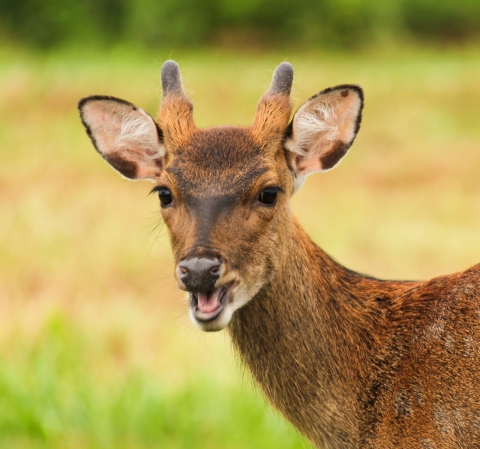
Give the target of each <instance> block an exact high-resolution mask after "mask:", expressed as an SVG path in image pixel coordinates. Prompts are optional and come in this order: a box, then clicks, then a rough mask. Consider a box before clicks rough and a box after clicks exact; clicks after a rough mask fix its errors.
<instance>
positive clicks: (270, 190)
mask: <svg viewBox="0 0 480 449" xmlns="http://www.w3.org/2000/svg"><path fill="white" fill-rule="evenodd" d="M279 191H280V189H279V188H278V187H267V188H266V189H263V190H262V191H261V192H260V195H258V201H260V202H261V203H262V204H266V205H267V206H273V205H274V204H275V203H276V202H277V196H278V192H279Z"/></svg>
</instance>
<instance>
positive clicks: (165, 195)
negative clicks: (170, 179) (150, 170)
mask: <svg viewBox="0 0 480 449" xmlns="http://www.w3.org/2000/svg"><path fill="white" fill-rule="evenodd" d="M155 191H156V192H157V193H158V198H160V204H161V205H162V207H164V206H168V205H169V204H170V203H171V202H172V201H173V196H172V192H170V190H169V189H167V188H166V187H155Z"/></svg>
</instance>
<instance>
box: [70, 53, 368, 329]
mask: <svg viewBox="0 0 480 449" xmlns="http://www.w3.org/2000/svg"><path fill="white" fill-rule="evenodd" d="M292 80H293V69H292V67H291V65H290V64H288V63H282V64H280V65H279V66H278V68H277V69H276V71H275V73H274V76H273V81H272V84H271V86H270V88H269V90H268V91H267V92H266V93H265V94H264V95H263V96H262V97H261V99H260V101H259V103H258V106H257V111H256V114H255V117H254V120H253V123H252V125H251V126H250V127H229V126H224V127H214V128H209V129H197V128H196V127H195V124H194V120H193V106H192V103H191V101H190V100H189V99H188V98H187V96H186V95H185V93H184V91H183V88H182V83H181V79H180V72H179V69H178V66H177V64H176V63H175V62H174V61H167V62H165V64H164V65H163V67H162V73H161V81H162V87H163V100H162V103H161V106H160V109H159V112H158V116H157V122H155V121H154V120H153V118H152V117H150V116H149V115H148V114H147V113H146V112H144V111H143V110H141V109H139V108H137V107H136V106H134V105H132V104H131V103H128V102H126V101H124V100H120V99H117V98H113V97H105V96H91V97H87V98H84V99H82V100H81V101H80V103H79V110H80V116H81V119H82V122H83V124H84V125H85V128H86V130H87V133H88V135H89V136H90V138H91V140H92V142H93V144H94V146H95V148H96V149H97V151H98V152H99V153H100V154H101V155H102V156H103V158H104V159H105V160H106V161H107V162H108V163H109V164H110V165H112V167H113V168H115V169H116V170H117V171H118V172H120V173H121V174H122V175H123V176H125V177H127V178H130V179H149V180H152V181H154V182H156V187H154V189H153V191H155V192H157V193H158V196H159V198H160V204H161V211H162V216H163V219H164V220H165V223H166V225H167V228H168V231H169V235H170V240H171V244H172V248H173V252H174V257H175V264H176V265H175V278H176V280H177V283H178V286H179V287H180V288H181V289H183V290H186V291H188V292H189V298H190V314H191V317H192V319H193V322H194V323H195V324H197V325H198V326H199V327H200V328H201V329H203V330H206V331H215V330H220V329H222V328H224V327H225V326H226V325H227V324H228V323H229V321H230V319H231V318H232V315H233V313H234V312H235V310H237V309H238V308H240V307H242V306H244V305H245V304H246V303H248V302H249V301H250V300H252V298H254V297H255V295H256V294H257V293H258V292H259V291H260V290H261V289H262V288H265V287H266V286H267V285H268V284H269V283H270V282H273V281H274V279H275V277H276V275H277V272H278V269H279V266H280V264H281V262H282V258H283V259H284V258H288V254H285V251H284V248H283V241H284V238H285V236H286V235H287V234H288V233H289V232H290V231H291V229H292V226H293V225H294V220H293V217H292V214H291V211H290V208H289V199H290V196H291V195H292V194H293V193H294V192H295V191H296V190H297V189H298V188H299V187H300V185H301V184H302V182H303V181H304V179H305V178H306V177H307V176H308V175H309V174H311V173H314V172H319V171H324V170H328V169H330V168H332V167H334V166H335V165H336V164H337V163H338V162H339V161H340V159H341V158H342V157H343V156H344V155H345V154H346V152H347V150H348V149H349V147H350V146H351V144H352V142H353V140H354V138H355V136H356V133H357V131H358V129H359V126H360V120H361V111H362V107H363V93H362V90H361V88H360V87H358V86H355V85H341V86H337V87H333V88H329V89H326V90H324V91H322V92H320V93H318V94H317V95H315V96H313V97H311V98H310V99H309V100H307V102H306V103H305V104H304V105H303V106H301V107H300V108H299V109H298V111H297V112H296V113H295V115H294V117H293V120H291V121H290V116H291V104H290V98H289V96H290V89H291V85H292Z"/></svg>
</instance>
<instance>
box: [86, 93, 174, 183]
mask: <svg viewBox="0 0 480 449" xmlns="http://www.w3.org/2000/svg"><path fill="white" fill-rule="evenodd" d="M78 109H79V111H80V118H81V120H82V123H83V124H84V126H85V129H86V130H87V133H88V135H89V136H90V139H91V140H92V142H93V145H94V146H95V148H96V150H97V151H98V152H99V153H100V154H101V155H102V156H103V158H104V159H105V160H106V161H107V162H108V163H109V164H110V165H111V166H112V167H113V168H114V169H115V170H117V171H118V172H120V173H121V174H122V175H123V176H125V177H126V178H130V179H150V180H155V179H156V178H158V177H159V176H160V173H161V170H162V167H163V165H164V158H165V146H164V145H163V134H162V131H161V130H160V128H159V127H158V126H157V124H156V123H155V121H154V120H153V118H152V117H150V116H149V115H148V114H147V113H146V112H145V111H143V110H142V109H139V108H137V107H136V106H134V105H133V104H131V103H128V102H127V101H124V100H120V99H118V98H114V97H105V96H98V95H94V96H91V97H86V98H83V99H82V100H80V102H79V103H78Z"/></svg>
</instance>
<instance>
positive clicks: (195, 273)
mask: <svg viewBox="0 0 480 449" xmlns="http://www.w3.org/2000/svg"><path fill="white" fill-rule="evenodd" d="M221 267H222V263H221V262H220V260H218V259H217V258H212V259H210V258H207V257H200V258H199V257H192V258H191V259H188V260H183V261H182V262H180V263H179V264H178V267H177V273H178V277H179V278H180V280H181V281H182V282H183V284H184V285H185V287H186V289H187V290H189V291H192V292H206V291H210V290H213V289H214V285H215V282H217V279H218V278H219V277H220V271H221Z"/></svg>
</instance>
